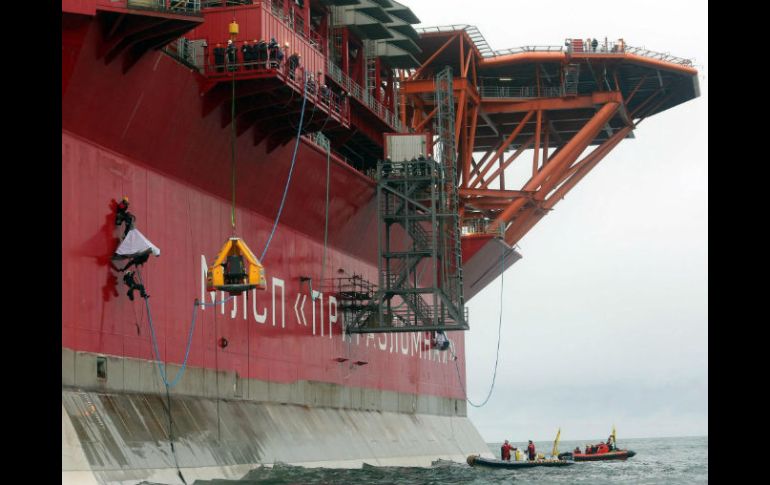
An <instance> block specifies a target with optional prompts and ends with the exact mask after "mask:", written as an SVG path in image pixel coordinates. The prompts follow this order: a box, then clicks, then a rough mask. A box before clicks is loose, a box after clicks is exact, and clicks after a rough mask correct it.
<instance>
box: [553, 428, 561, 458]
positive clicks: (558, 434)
mask: <svg viewBox="0 0 770 485" xmlns="http://www.w3.org/2000/svg"><path fill="white" fill-rule="evenodd" d="M559 437H561V428H559V431H557V432H556V439H555V440H553V450H552V451H551V456H559Z"/></svg>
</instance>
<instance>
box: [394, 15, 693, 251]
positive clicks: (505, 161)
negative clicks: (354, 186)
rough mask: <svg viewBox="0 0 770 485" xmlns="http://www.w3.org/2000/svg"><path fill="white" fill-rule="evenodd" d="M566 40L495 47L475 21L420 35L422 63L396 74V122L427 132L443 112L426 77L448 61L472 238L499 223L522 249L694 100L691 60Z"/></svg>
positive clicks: (494, 230)
mask: <svg viewBox="0 0 770 485" xmlns="http://www.w3.org/2000/svg"><path fill="white" fill-rule="evenodd" d="M565 44H566V45H565V46H564V47H561V46H528V47H522V48H518V49H508V50H505V51H496V52H492V51H491V49H489V46H488V45H487V44H486V42H485V41H484V39H483V37H481V36H480V34H479V33H478V31H477V30H475V28H473V27H471V26H465V25H458V26H449V27H435V28H427V29H423V30H422V34H421V38H420V42H419V45H420V47H421V48H422V49H423V53H422V55H421V57H420V61H421V65H420V67H418V68H417V69H413V70H410V71H406V72H402V73H401V90H400V93H401V94H402V97H403V98H404V101H405V102H402V105H401V113H400V114H401V119H402V122H403V123H404V124H408V126H410V127H411V128H412V129H415V130H421V129H424V128H425V127H426V126H429V123H430V122H431V120H432V119H433V117H434V116H435V115H436V111H437V110H436V109H435V107H434V104H433V100H432V92H433V82H432V79H431V76H432V74H433V73H434V72H436V71H438V70H439V69H441V68H443V67H444V66H447V65H449V66H452V68H453V71H454V72H455V73H456V74H455V80H454V91H455V98H456V99H457V100H458V102H457V109H456V121H455V127H456V133H455V139H456V145H457V146H458V153H459V155H458V160H459V162H458V165H459V170H460V174H459V175H460V178H459V179H458V180H460V184H459V188H460V196H461V198H462V204H463V209H464V210H463V216H464V221H465V225H466V227H468V228H469V231H468V232H469V233H479V232H482V233H483V232H487V233H491V234H497V233H498V231H499V230H500V228H502V229H503V230H504V231H505V241H506V243H508V244H509V245H514V244H516V243H517V242H518V241H519V240H520V239H521V238H522V237H523V236H524V235H525V234H526V233H527V232H528V231H529V230H530V229H531V228H532V227H533V226H534V225H535V224H536V223H537V221H539V220H540V219H541V218H542V217H543V216H544V215H545V214H547V213H548V211H550V210H552V209H553V207H554V206H555V205H556V203H557V202H558V201H559V200H561V199H562V198H563V197H564V196H565V195H566V194H567V193H568V192H569V191H570V190H571V189H572V188H573V187H574V186H575V185H576V184H577V183H578V182H579V181H580V180H581V179H582V178H583V177H585V176H586V175H587V174H588V173H589V172H590V171H591V169H593V168H594V167H595V166H596V165H597V164H598V163H599V162H600V161H601V160H602V159H603V158H604V157H605V156H607V154H608V153H610V152H611V151H612V149H613V148H614V147H615V146H616V145H617V144H618V143H619V142H620V141H621V140H623V139H624V138H630V137H632V136H633V130H634V128H636V126H638V125H639V123H641V122H642V121H643V120H644V119H645V118H647V117H648V116H651V115H654V114H656V113H659V112H661V111H663V110H666V109H668V108H671V107H673V106H676V105H677V104H680V103H683V102H685V101H687V100H689V99H691V98H693V97H696V96H698V94H699V93H698V81H697V70H696V69H695V68H694V67H692V64H691V62H690V61H688V60H686V59H679V58H674V57H671V56H668V55H664V54H660V53H656V52H652V51H647V50H642V49H636V48H632V47H629V46H627V45H625V43H624V42H623V41H622V39H621V40H620V41H618V42H613V43H609V42H607V41H604V42H602V43H599V45H597V46H596V47H595V48H594V47H586V48H584V46H583V42H582V40H580V39H575V40H572V39H568V40H567V42H566V43H565ZM589 147H593V149H590V150H589ZM526 152H528V153H529V155H530V156H531V160H532V161H531V166H532V169H531V172H530V173H531V175H530V176H529V177H528V179H527V180H526V181H525V182H524V183H523V184H522V185H521V186H516V187H511V185H512V184H511V182H510V181H509V182H508V184H506V181H505V174H506V169H507V168H508V167H510V166H511V165H512V164H513V163H514V162H516V161H517V160H519V163H523V161H522V159H523V158H524V157H525V155H524V154H525V153H526ZM479 219H481V221H478V220H479ZM479 222H481V223H479ZM488 237H491V236H488ZM466 246H468V244H466ZM468 256H469V255H468V254H464V257H466V258H467V257H468Z"/></svg>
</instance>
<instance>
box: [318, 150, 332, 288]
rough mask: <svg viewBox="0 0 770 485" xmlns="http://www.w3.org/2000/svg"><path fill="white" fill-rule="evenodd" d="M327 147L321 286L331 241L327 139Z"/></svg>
mask: <svg viewBox="0 0 770 485" xmlns="http://www.w3.org/2000/svg"><path fill="white" fill-rule="evenodd" d="M325 145H326V222H325V223H324V255H323V259H322V260H321V264H322V266H321V281H320V284H321V285H323V282H324V276H325V273H326V247H327V246H328V241H329V185H330V184H331V181H330V179H329V165H330V161H331V158H330V143H329V140H328V139H326V142H325Z"/></svg>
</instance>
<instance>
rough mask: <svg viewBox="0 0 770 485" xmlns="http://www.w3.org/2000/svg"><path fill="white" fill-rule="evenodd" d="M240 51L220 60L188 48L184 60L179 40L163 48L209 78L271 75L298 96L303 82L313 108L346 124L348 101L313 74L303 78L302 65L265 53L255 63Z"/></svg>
mask: <svg viewBox="0 0 770 485" xmlns="http://www.w3.org/2000/svg"><path fill="white" fill-rule="evenodd" d="M197 42H198V41H190V43H189V44H190V45H192V46H197V45H200V44H197ZM245 42H247V41H245ZM242 43H243V42H241V41H238V42H235V43H234V44H235V45H236V47H238V44H242ZM180 46H182V47H181V49H182V51H180V50H179V49H180ZM240 51H241V49H240V47H238V48H236V49H235V52H234V53H233V55H232V58H231V56H230V55H228V54H227V53H225V56H224V59H217V58H216V56H215V55H214V52H213V49H206V47H205V46H203V47H201V48H200V49H192V50H191V52H192V54H190V55H188V56H187V57H184V44H183V42H180V41H175V42H172V43H171V44H169V46H167V47H166V49H165V52H166V53H167V54H169V55H171V56H172V57H175V58H177V59H179V60H180V61H182V62H184V63H185V64H188V63H190V62H194V63H195V67H197V68H198V70H199V72H201V74H203V75H205V76H206V77H209V78H218V77H220V78H223V79H230V78H232V77H233V76H235V77H236V79H239V78H241V79H248V78H249V77H251V76H254V75H259V74H264V73H272V74H274V75H276V76H277V77H278V78H279V79H281V80H282V81H284V82H285V83H286V84H287V85H289V86H291V87H292V88H293V89H294V90H295V91H296V92H298V93H299V94H302V93H303V92H305V84H304V82H303V80H306V81H307V91H306V92H307V97H308V100H309V101H311V102H312V103H314V104H315V105H316V106H319V107H321V108H326V109H327V111H328V113H329V115H330V116H331V117H332V118H334V119H337V120H338V121H339V122H341V123H343V124H348V123H349V122H350V103H349V101H348V100H347V99H346V97H345V96H341V95H339V94H337V93H335V92H334V91H333V90H332V89H331V88H330V87H328V86H326V85H325V84H324V83H323V82H322V81H323V80H322V79H316V78H315V75H314V74H315V73H313V74H308V75H307V76H306V70H305V68H304V67H302V66H297V67H296V68H295V69H293V70H292V69H291V67H290V66H289V63H288V62H287V61H286V59H285V58H284V60H282V61H279V60H278V59H277V58H273V57H270V54H269V53H265V55H267V57H265V55H262V54H259V55H258V56H257V59H256V60H252V61H243V56H242V53H241V52H240Z"/></svg>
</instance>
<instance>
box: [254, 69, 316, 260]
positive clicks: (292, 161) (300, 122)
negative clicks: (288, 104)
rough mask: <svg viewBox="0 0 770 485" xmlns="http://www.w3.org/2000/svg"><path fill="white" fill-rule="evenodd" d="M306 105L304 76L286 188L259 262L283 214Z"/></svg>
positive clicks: (263, 257)
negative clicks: (295, 138)
mask: <svg viewBox="0 0 770 485" xmlns="http://www.w3.org/2000/svg"><path fill="white" fill-rule="evenodd" d="M306 103H307V76H305V87H304V89H303V90H302V109H301V111H300V115H299V126H298V127H297V140H296V141H295V142H294V154H293V155H292V156H291V166H290V167H289V176H288V178H287V179H286V186H285V187H284V189H283V197H281V205H280V206H279V207H278V214H276V216H275V221H274V222H273V229H272V230H271V231H270V237H268V238H267V242H266V243H265V249H263V250H262V255H261V256H260V257H259V260H260V261H264V260H265V254H267V249H268V248H269V247H270V242H272V240H273V235H274V234H275V230H276V228H277V227H278V221H280V220H281V213H282V212H283V206H284V204H285V203H286V194H288V193H289V185H291V176H292V174H293V173H294V164H295V162H296V161H297V149H298V148H299V137H300V135H301V134H302V123H303V121H304V119H305V104H306Z"/></svg>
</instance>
